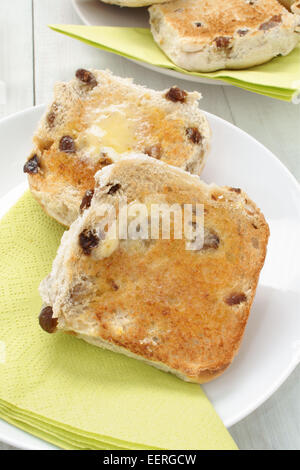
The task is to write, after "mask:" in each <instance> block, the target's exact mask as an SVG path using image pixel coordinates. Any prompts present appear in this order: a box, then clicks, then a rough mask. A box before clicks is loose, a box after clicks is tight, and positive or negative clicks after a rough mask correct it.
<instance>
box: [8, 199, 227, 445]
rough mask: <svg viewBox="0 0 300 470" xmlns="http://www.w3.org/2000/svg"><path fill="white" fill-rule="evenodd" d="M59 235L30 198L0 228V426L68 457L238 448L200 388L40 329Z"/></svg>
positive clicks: (23, 201) (53, 224) (11, 212)
mask: <svg viewBox="0 0 300 470" xmlns="http://www.w3.org/2000/svg"><path fill="white" fill-rule="evenodd" d="M63 231H64V229H63V227H62V226H61V225H59V224H58V223H57V222H55V221H54V220H52V219H51V218H50V217H48V216H47V215H46V214H45V213H44V212H43V211H42V209H41V208H40V206H39V205H38V204H37V203H36V201H35V200H34V199H33V198H32V196H31V195H30V194H29V193H28V192H27V193H25V194H24V196H23V197H22V198H21V199H20V200H19V201H18V203H17V204H16V205H15V206H14V207H13V208H12V209H11V210H10V211H9V212H8V213H7V214H6V216H5V217H4V218H3V219H2V221H1V222H0V417H1V418H3V419H4V420H6V421H7V422H9V423H12V424H14V425H15V426H17V427H19V428H21V429H23V430H25V431H28V432H29V433H31V434H34V435H35V436H38V437H40V438H42V439H45V440H46V441H49V442H51V443H53V444H55V445H57V446H59V447H62V448H64V449H112V450H113V449H236V445H235V443H234V442H233V440H232V438H231V437H230V435H229V433H228V431H227V430H226V428H225V427H224V425H223V423H222V421H221V420H220V418H219V417H218V415H217V414H216V412H215V411H214V409H213V407H212V405H211V404H210V402H209V401H208V399H207V397H206V396H205V394H204V392H203V391H202V389H201V387H200V386H198V385H194V384H189V383H185V382H182V381H181V380H179V379H177V378H176V377H174V376H172V375H170V374H167V373H164V372H161V371H159V370H156V369H154V368H153V367H150V366H147V365H146V364H143V363H142V362H140V361H136V360H134V359H130V358H128V357H126V356H123V355H120V354H116V353H113V352H110V351H105V350H101V349H99V348H96V347H94V346H91V345H89V344H87V343H85V342H84V341H82V340H79V339H77V338H75V337H73V336H71V335H67V334H64V333H61V332H60V333H56V334H53V335H49V334H47V333H45V332H44V331H42V330H41V328H40V327H39V325H38V320H37V315H38V312H39V310H40V308H41V299H40V297H39V294H38V290H37V289H38V285H39V283H40V281H41V279H43V277H44V276H45V275H47V274H48V273H49V271H50V269H51V264H52V261H53V259H54V257H55V254H56V250H57V248H58V245H59V242H60V239H61V236H62V234H63Z"/></svg>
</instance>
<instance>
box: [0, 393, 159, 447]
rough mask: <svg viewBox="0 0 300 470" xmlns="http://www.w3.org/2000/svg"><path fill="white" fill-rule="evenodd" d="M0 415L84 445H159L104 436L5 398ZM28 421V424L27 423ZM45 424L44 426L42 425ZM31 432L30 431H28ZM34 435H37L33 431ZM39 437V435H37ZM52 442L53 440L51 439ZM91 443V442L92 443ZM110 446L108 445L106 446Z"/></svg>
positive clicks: (24, 427)
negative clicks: (16, 404)
mask: <svg viewBox="0 0 300 470" xmlns="http://www.w3.org/2000/svg"><path fill="white" fill-rule="evenodd" d="M0 417H1V418H2V419H4V420H7V421H8V420H9V419H10V420H15V419H16V420H17V421H18V422H20V423H22V426H23V428H22V429H23V430H25V431H26V426H27V425H28V426H30V427H33V428H34V429H35V430H37V431H39V430H40V429H42V430H43V433H45V434H48V433H50V435H53V438H54V437H55V436H56V434H57V435H60V436H61V437H62V436H64V440H67V441H70V440H72V441H75V440H77V441H78V440H80V442H84V443H85V446H86V445H89V446H90V445H94V447H95V448H97V446H98V445H99V444H100V445H101V444H102V445H105V446H106V447H105V448H108V449H110V448H112V449H128V450H133V449H134V450H148V449H149V450H150V449H155V450H160V449H161V448H160V447H155V446H147V445H146V444H141V443H136V442H129V441H125V440H121V439H115V438H113V437H111V436H105V435H102V434H96V433H91V432H87V431H83V430H82V429H78V428H76V427H73V426H70V425H68V424H63V423H60V422H58V421H56V420H52V419H49V418H46V417H45V416H41V415H39V414H37V413H34V412H32V411H30V412H27V411H26V410H24V409H23V408H21V407H19V406H15V405H13V404H11V403H9V402H7V401H6V400H3V399H2V398H0ZM28 423H29V424H28ZM44 424H45V426H44ZM49 429H52V430H53V432H50V431H49ZM30 432H31V431H30ZM33 434H34V435H37V434H35V433H33ZM66 436H69V439H66ZM38 437H40V436H38ZM49 442H50V441H49ZM51 443H52V444H53V443H54V442H53V441H51ZM92 443H93V444H92ZM108 446H110V447H108Z"/></svg>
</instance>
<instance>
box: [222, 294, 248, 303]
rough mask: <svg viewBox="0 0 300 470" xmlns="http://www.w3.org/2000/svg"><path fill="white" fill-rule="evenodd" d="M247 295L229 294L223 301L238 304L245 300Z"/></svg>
mask: <svg viewBox="0 0 300 470" xmlns="http://www.w3.org/2000/svg"><path fill="white" fill-rule="evenodd" d="M246 300H247V297H246V296H245V294H243V293H236V292H234V293H233V294H230V295H229V296H228V297H227V298H226V299H225V302H226V303H227V304H228V305H239V304H241V303H242V302H246Z"/></svg>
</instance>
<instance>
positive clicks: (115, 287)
mask: <svg viewBox="0 0 300 470" xmlns="http://www.w3.org/2000/svg"><path fill="white" fill-rule="evenodd" d="M109 283H110V285H111V287H112V289H113V290H119V286H118V284H116V283H115V281H114V280H113V279H110V280H109Z"/></svg>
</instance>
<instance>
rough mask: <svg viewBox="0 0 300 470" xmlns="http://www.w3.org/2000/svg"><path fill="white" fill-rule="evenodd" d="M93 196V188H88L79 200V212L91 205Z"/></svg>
mask: <svg viewBox="0 0 300 470" xmlns="http://www.w3.org/2000/svg"><path fill="white" fill-rule="evenodd" d="M93 196H94V190H93V189H88V190H87V191H86V192H85V194H84V196H83V198H82V201H81V204H80V212H83V211H84V210H85V209H88V208H89V207H90V205H91V202H92V199H93Z"/></svg>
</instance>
